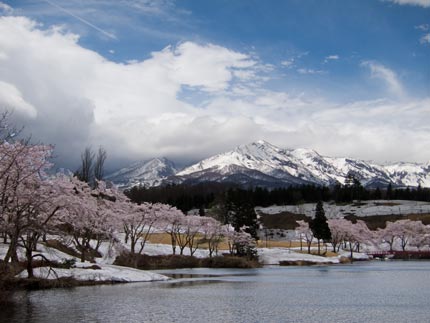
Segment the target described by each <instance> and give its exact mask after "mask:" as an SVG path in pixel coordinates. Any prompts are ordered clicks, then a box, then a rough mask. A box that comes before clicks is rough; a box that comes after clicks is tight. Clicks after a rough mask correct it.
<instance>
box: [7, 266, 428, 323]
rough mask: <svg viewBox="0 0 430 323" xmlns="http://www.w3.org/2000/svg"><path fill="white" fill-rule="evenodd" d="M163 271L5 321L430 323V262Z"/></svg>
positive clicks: (19, 309)
mask: <svg viewBox="0 0 430 323" xmlns="http://www.w3.org/2000/svg"><path fill="white" fill-rule="evenodd" d="M159 272H160V273H165V274H166V273H168V274H170V275H172V277H174V278H173V279H172V280H171V281H168V282H156V283H133V284H119V285H103V286H91V287H78V288H74V289H56V290H44V291H32V292H25V293H24V292H22V293H18V294H17V295H16V298H17V301H16V306H13V307H10V308H7V309H2V310H1V313H0V322H3V321H4V322H44V323H45V322H166V323H170V322H187V323H188V322H205V323H206V322H222V323H229V322H239V323H240V322H247V323H250V322H430V262H418V261H387V262H383V261H374V262H362V263H355V264H353V265H333V266H312V267H264V268H259V269H248V270H239V269H236V270H232V269H183V270H166V271H159Z"/></svg>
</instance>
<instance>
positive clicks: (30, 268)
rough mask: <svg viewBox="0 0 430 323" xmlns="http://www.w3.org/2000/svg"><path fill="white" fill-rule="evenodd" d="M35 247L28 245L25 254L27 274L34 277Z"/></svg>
mask: <svg viewBox="0 0 430 323" xmlns="http://www.w3.org/2000/svg"><path fill="white" fill-rule="evenodd" d="M32 249H33V248H31V246H28V248H27V250H26V252H25V255H26V257H27V275H28V278H33V277H34V273H33V251H32Z"/></svg>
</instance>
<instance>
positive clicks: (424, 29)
mask: <svg viewBox="0 0 430 323" xmlns="http://www.w3.org/2000/svg"><path fill="white" fill-rule="evenodd" d="M415 29H419V30H422V31H427V30H430V25H428V24H421V25H418V26H415Z"/></svg>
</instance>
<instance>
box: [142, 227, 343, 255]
mask: <svg viewBox="0 0 430 323" xmlns="http://www.w3.org/2000/svg"><path fill="white" fill-rule="evenodd" d="M148 242H150V243H161V244H167V245H170V244H171V241H170V235H169V234H167V233H153V234H151V236H150V237H149V239H148ZM302 246H303V250H302V253H307V246H306V243H305V242H303V245H302ZM257 247H258V248H300V242H299V241H291V242H289V241H275V240H267V242H266V240H259V241H258V242H257ZM316 247H318V245H317V244H316V243H313V244H312V248H316ZM199 248H202V249H207V248H208V246H207V244H201V245H199ZM218 249H219V250H228V244H227V242H226V241H223V242H221V243H220V245H219V248H218ZM295 252H300V250H295ZM323 252H324V248H323V247H321V253H323ZM312 253H313V254H315V255H316V251H314V250H313V251H312ZM325 255H326V256H328V257H334V256H336V254H335V253H333V252H331V251H329V250H327V252H326V254H325Z"/></svg>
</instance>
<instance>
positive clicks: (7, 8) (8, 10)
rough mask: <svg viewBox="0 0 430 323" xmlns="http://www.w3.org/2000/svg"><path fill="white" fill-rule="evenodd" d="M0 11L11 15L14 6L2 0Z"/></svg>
mask: <svg viewBox="0 0 430 323" xmlns="http://www.w3.org/2000/svg"><path fill="white" fill-rule="evenodd" d="M0 12H1V13H3V14H5V15H10V14H12V13H13V8H12V7H11V6H9V5H8V4H6V3H4V2H1V1H0Z"/></svg>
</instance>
